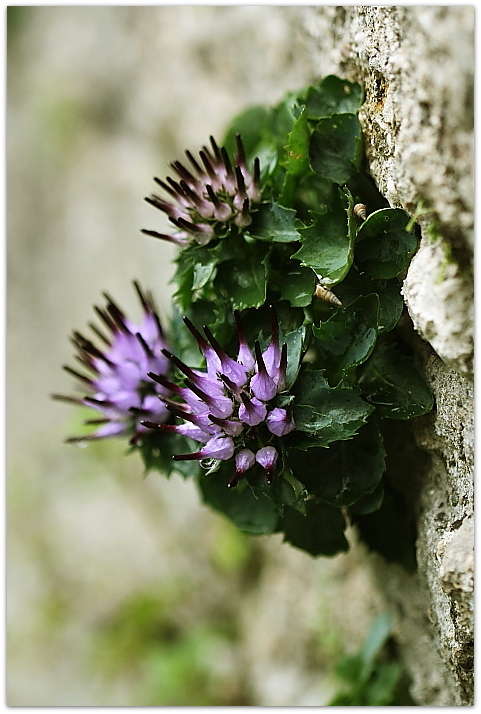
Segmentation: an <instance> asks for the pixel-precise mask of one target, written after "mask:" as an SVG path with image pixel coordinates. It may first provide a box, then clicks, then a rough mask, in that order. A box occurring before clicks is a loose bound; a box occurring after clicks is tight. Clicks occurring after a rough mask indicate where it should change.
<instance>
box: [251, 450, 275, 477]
mask: <svg viewBox="0 0 481 714" xmlns="http://www.w3.org/2000/svg"><path fill="white" fill-rule="evenodd" d="M277 458H278V454H277V451H276V449H274V447H273V446H263V447H262V449H259V450H258V451H257V453H256V461H257V463H258V464H260V465H261V466H262V468H263V469H264V471H265V472H266V481H267V483H271V481H272V474H273V471H274V469H275V467H276V464H277Z"/></svg>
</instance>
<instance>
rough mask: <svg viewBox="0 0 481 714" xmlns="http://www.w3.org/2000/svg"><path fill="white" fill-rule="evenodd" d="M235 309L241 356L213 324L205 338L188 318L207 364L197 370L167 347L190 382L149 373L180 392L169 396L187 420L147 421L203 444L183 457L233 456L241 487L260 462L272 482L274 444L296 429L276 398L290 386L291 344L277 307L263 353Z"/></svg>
mask: <svg viewBox="0 0 481 714" xmlns="http://www.w3.org/2000/svg"><path fill="white" fill-rule="evenodd" d="M234 314H235V319H236V324H237V334H238V338H239V351H238V356H237V359H236V360H234V359H232V358H231V357H229V356H228V354H227V353H226V352H225V351H224V350H223V349H222V347H221V346H220V345H219V343H218V342H217V340H216V339H215V337H214V335H213V334H212V332H211V331H210V329H209V328H208V327H204V333H205V338H204V337H203V336H202V335H201V334H200V333H199V332H198V330H197V329H196V328H195V327H194V325H193V324H192V323H191V322H190V320H189V319H188V318H186V317H185V318H184V322H185V324H186V325H187V327H188V328H189V330H190V331H191V333H192V334H193V336H194V337H195V339H196V341H197V343H198V345H199V348H200V350H201V352H202V353H203V355H204V357H205V361H206V369H205V370H196V369H191V368H190V367H188V366H187V365H186V364H184V363H183V362H182V361H181V360H180V359H178V358H177V357H175V356H174V355H172V354H171V353H170V352H168V351H167V350H165V349H164V350H163V354H164V355H165V356H166V357H167V358H168V359H169V360H170V361H171V362H172V364H173V365H175V366H176V367H177V368H178V369H179V370H180V371H181V372H182V373H183V375H184V376H185V380H184V386H179V385H176V384H174V383H173V382H170V381H169V380H168V379H166V377H165V376H164V375H163V374H155V373H153V372H150V373H149V377H151V378H152V380H154V381H155V382H156V383H157V384H159V385H160V386H162V387H164V388H165V389H168V390H169V391H170V392H171V394H172V395H175V396H176V397H177V399H166V400H165V401H166V405H167V409H168V410H169V411H170V412H172V413H173V414H174V415H175V416H176V417H179V418H180V419H181V420H182V423H181V424H160V423H153V422H151V421H150V420H144V421H143V424H144V425H145V426H148V427H149V428H153V429H160V430H164V431H170V432H174V433H177V434H182V435H183V436H186V437H189V438H191V439H193V440H195V441H198V442H200V443H202V444H203V446H202V447H201V448H200V449H199V450H198V451H195V452H194V453H191V454H179V455H176V456H174V459H175V460H177V461H181V460H187V459H196V460H200V461H201V460H203V459H216V460H217V459H218V460H221V461H228V460H230V459H232V458H233V459H234V460H235V474H234V476H233V478H232V479H231V481H230V482H229V487H232V486H235V485H236V484H237V483H238V481H239V479H240V478H241V477H242V476H243V475H244V474H245V472H246V471H248V470H249V469H250V468H252V466H254V464H255V463H258V464H260V465H261V466H262V467H263V469H264V470H265V473H266V478H267V481H268V483H270V482H271V480H272V474H273V472H274V469H275V467H276V464H277V461H278V458H279V454H278V450H277V448H276V447H275V446H274V445H273V444H275V443H276V440H277V439H278V438H280V437H283V436H285V435H286V434H288V433H289V432H290V431H292V430H293V429H294V428H295V424H294V421H293V418H292V414H291V413H290V409H289V408H282V407H279V406H275V404H274V403H273V400H274V399H275V397H276V396H277V395H278V394H279V393H280V392H282V391H283V390H284V389H285V384H286V381H285V380H286V366H287V344H283V345H282V347H280V345H279V327H278V323H277V319H276V317H275V314H274V312H272V330H271V338H270V342H269V344H268V346H267V348H266V349H265V350H264V351H263V352H262V351H261V347H260V344H259V342H258V341H256V343H255V347H254V352H252V350H251V349H250V347H249V345H248V343H247V341H246V338H245V334H244V330H243V326H242V323H241V320H240V316H239V313H238V312H235V313H234Z"/></svg>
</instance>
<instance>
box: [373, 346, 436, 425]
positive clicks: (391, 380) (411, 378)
mask: <svg viewBox="0 0 481 714" xmlns="http://www.w3.org/2000/svg"><path fill="white" fill-rule="evenodd" d="M359 386H360V388H361V393H362V395H363V397H364V399H366V401H368V402H369V404H372V405H373V406H375V407H376V409H377V412H378V413H379V414H380V415H381V416H383V417H386V418H388V419H412V418H413V417H416V416H420V415H421V414H426V413H427V412H429V411H430V410H431V409H432V406H433V395H432V392H431V390H430V388H429V386H428V385H427V384H426V382H425V381H424V379H423V378H422V377H421V375H420V374H419V372H418V371H417V370H416V369H415V367H413V365H412V364H411V362H410V360H409V359H408V358H407V357H405V356H404V355H402V354H400V353H399V352H398V351H397V349H396V347H395V346H394V345H391V344H388V343H386V344H378V346H377V347H376V349H375V350H374V352H373V353H372V355H371V357H370V358H369V360H368V361H367V362H366V364H365V365H364V367H363V368H362V371H361V372H360V375H359Z"/></svg>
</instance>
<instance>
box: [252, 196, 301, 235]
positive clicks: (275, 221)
mask: <svg viewBox="0 0 481 714" xmlns="http://www.w3.org/2000/svg"><path fill="white" fill-rule="evenodd" d="M295 223H296V211H295V210H294V209H292V208H284V206H280V205H279V204H277V203H275V202H274V201H271V202H270V203H269V204H267V203H264V204H262V205H261V206H260V208H259V210H258V211H257V213H256V214H255V217H254V221H253V223H252V225H251V226H250V227H249V230H248V235H250V236H252V237H253V238H256V239H257V240H262V241H269V242H275V243H292V242H294V241H298V240H299V239H300V237H301V235H300V233H299V232H298V230H297V229H296V227H295Z"/></svg>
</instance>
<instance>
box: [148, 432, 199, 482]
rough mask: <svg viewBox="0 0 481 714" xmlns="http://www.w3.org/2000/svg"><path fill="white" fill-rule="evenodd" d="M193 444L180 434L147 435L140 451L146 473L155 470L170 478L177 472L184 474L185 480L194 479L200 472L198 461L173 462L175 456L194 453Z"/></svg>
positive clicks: (160, 433)
mask: <svg viewBox="0 0 481 714" xmlns="http://www.w3.org/2000/svg"><path fill="white" fill-rule="evenodd" d="M193 443H194V442H192V441H190V440H189V439H186V438H185V437H183V436H181V435H180V434H170V433H167V432H159V431H155V432H152V433H147V434H145V435H144V436H143V437H142V443H141V445H140V447H139V451H140V453H141V456H142V460H143V462H144V466H145V470H146V472H149V471H152V470H155V471H158V472H159V473H161V474H163V475H164V476H167V477H169V476H170V475H171V473H172V472H174V471H175V472H177V473H180V474H182V476H184V478H189V477H194V476H195V475H196V474H197V473H198V471H199V464H198V463H197V461H179V462H175V461H173V460H172V456H173V455H174V454H187V453H189V452H190V451H192V450H193V449H192V445H193Z"/></svg>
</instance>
